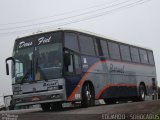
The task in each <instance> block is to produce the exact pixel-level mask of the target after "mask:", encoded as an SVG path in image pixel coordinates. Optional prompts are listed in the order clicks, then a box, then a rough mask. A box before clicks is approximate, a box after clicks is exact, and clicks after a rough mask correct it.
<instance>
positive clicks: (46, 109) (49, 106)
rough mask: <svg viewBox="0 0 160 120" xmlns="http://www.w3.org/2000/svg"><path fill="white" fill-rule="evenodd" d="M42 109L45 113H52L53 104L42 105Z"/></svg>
mask: <svg viewBox="0 0 160 120" xmlns="http://www.w3.org/2000/svg"><path fill="white" fill-rule="evenodd" d="M41 108H42V110H43V111H50V110H51V104H50V103H42V104H41Z"/></svg>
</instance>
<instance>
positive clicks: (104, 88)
mask: <svg viewBox="0 0 160 120" xmlns="http://www.w3.org/2000/svg"><path fill="white" fill-rule="evenodd" d="M136 86H137V85H135V84H109V85H105V86H104V87H103V88H102V89H101V90H100V91H99V92H98V94H97V95H96V99H99V98H100V96H101V95H102V94H103V92H104V91H105V90H106V89H108V88H110V87H136Z"/></svg>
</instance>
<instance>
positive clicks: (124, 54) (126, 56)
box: [120, 45, 131, 61]
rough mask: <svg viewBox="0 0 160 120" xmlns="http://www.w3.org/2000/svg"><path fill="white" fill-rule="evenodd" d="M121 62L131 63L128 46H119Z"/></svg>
mask: <svg viewBox="0 0 160 120" xmlns="http://www.w3.org/2000/svg"><path fill="white" fill-rule="evenodd" d="M120 50H121V56H122V60H125V61H131V56H130V51H129V46H126V45H120Z"/></svg>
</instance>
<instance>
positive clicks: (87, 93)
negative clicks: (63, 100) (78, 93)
mask: <svg viewBox="0 0 160 120" xmlns="http://www.w3.org/2000/svg"><path fill="white" fill-rule="evenodd" d="M94 99H95V94H94V88H92V86H91V85H90V84H88V83H87V84H84V86H83V87H82V101H81V105H82V107H89V106H94V105H95V100H94Z"/></svg>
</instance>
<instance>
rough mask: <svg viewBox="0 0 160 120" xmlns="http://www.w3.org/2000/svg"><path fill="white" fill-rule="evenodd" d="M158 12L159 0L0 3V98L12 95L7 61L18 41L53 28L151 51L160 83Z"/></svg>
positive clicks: (22, 0)
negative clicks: (6, 71) (117, 41)
mask: <svg viewBox="0 0 160 120" xmlns="http://www.w3.org/2000/svg"><path fill="white" fill-rule="evenodd" d="M138 1H139V2H144V3H142V4H139V3H136V2H138ZM133 3H135V4H136V5H135V4H134V5H135V6H133ZM128 5H130V7H129V6H128ZM159 11H160V0H80V1H77V0H67V1H64V0H58V1H57V0H0V15H1V16H0V42H1V43H0V95H8V94H12V88H11V77H10V76H6V74H5V59H6V58H7V57H10V56H11V55H12V50H13V45H14V41H15V39H16V38H17V37H18V36H24V35H27V34H31V33H33V32H37V31H41V30H47V29H51V28H64V27H65V28H66V27H67V28H74V29H80V30H87V31H91V32H94V33H97V34H101V35H104V36H109V37H111V38H114V39H116V40H119V41H122V42H125V43H129V44H135V45H139V46H143V47H147V48H150V49H152V50H153V51H154V56H155V62H156V69H157V76H158V77H157V79H158V81H159V78H160V74H159V73H160V63H159V61H160V55H159V54H160V47H159V45H160V44H159V43H160V14H159ZM159 85H160V81H159Z"/></svg>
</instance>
